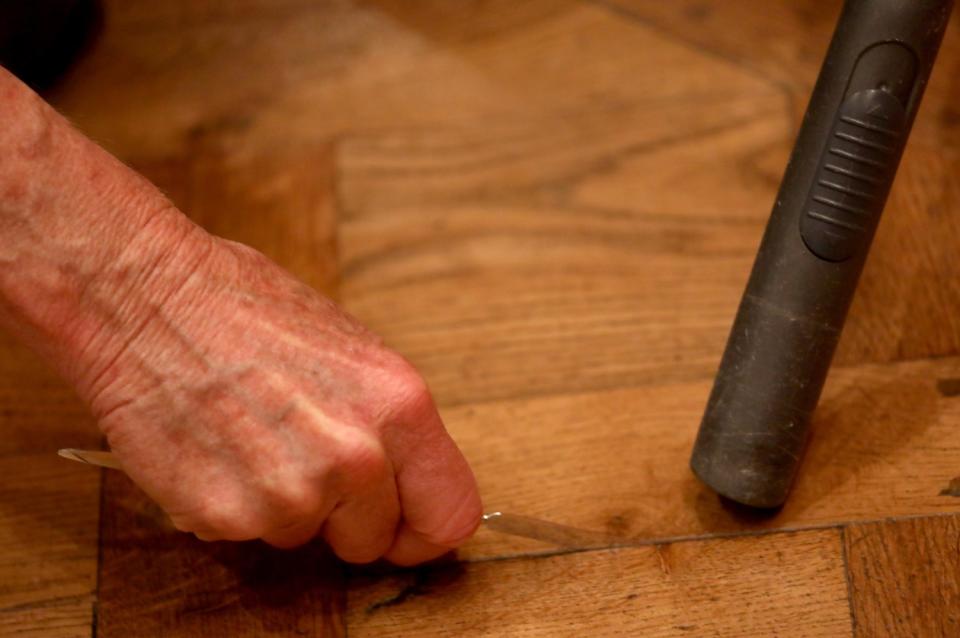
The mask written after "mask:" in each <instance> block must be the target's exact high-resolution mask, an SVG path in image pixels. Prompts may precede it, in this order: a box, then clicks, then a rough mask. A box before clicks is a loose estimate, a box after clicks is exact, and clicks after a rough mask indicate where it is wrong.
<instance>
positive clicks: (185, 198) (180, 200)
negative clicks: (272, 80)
mask: <svg viewBox="0 0 960 638" xmlns="http://www.w3.org/2000/svg"><path fill="white" fill-rule="evenodd" d="M130 162H131V164H132V165H133V166H134V167H135V168H136V169H137V170H138V171H140V172H141V173H142V174H144V175H145V176H146V177H147V178H149V179H150V180H151V181H152V182H153V183H154V184H156V185H157V186H158V187H159V188H160V189H161V190H163V191H164V192H165V193H166V194H167V196H168V197H170V198H171V199H172V200H173V201H174V203H177V204H178V205H180V207H181V208H182V209H183V211H184V212H185V213H186V214H187V215H188V216H189V217H190V218H191V219H193V220H194V221H195V222H197V223H198V224H200V225H201V226H202V227H204V228H205V229H207V230H208V231H210V232H211V233H214V234H215V235H218V236H220V237H224V238H226V239H230V240H233V241H238V242H241V243H244V244H247V245H248V246H253V247H254V248H256V249H257V250H260V251H261V252H263V253H264V254H265V255H267V256H268V257H270V258H271V259H272V260H273V261H275V262H277V263H279V264H281V265H282V266H283V267H284V268H286V269H287V270H288V271H290V272H291V273H293V274H295V275H296V276H297V277H299V278H300V279H301V280H303V281H305V282H306V283H308V284H310V285H311V286H312V287H313V288H315V289H316V290H320V291H322V292H325V293H327V294H333V293H335V288H336V276H337V265H336V264H337V247H336V234H335V232H334V231H333V229H334V226H335V219H334V198H333V195H332V194H333V192H334V184H333V176H334V167H333V164H332V156H331V149H330V146H329V145H326V144H315V145H312V146H308V145H300V146H298V147H297V148H295V149H293V150H290V151H286V152H283V151H275V152H260V153H246V152H227V151H225V150H224V149H223V148H221V147H220V146H219V145H218V144H217V143H216V141H215V140H204V141H198V142H197V143H196V144H195V145H194V146H192V147H191V148H190V150H189V151H188V153H187V155H185V156H183V157H174V158H169V159H166V160H150V159H137V158H134V159H131V160H130Z"/></svg>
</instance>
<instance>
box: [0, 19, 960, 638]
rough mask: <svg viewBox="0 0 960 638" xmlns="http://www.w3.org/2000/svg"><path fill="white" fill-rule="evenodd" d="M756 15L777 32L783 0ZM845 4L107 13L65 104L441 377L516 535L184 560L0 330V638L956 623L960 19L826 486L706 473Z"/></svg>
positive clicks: (878, 630)
mask: <svg viewBox="0 0 960 638" xmlns="http://www.w3.org/2000/svg"><path fill="white" fill-rule="evenodd" d="M761 4H762V8H761ZM838 10H839V3H838V2H837V1H827V0H776V1H772V0H771V1H769V2H765V3H757V2H755V1H754V0H712V1H708V0H676V1H673V2H662V1H660V0H524V1H523V2H517V1H516V0H463V1H457V2H451V1H449V0H417V1H415V2H410V1H409V0H325V1H323V2H317V1H308V0H240V1H237V2H230V3H227V2H218V1H216V0H204V1H202V2H195V1H192V0H178V1H177V2H162V3H158V2H148V1H147V0H137V1H132V0H110V1H109V2H107V3H106V7H105V22H104V28H103V32H102V33H101V35H100V37H99V39H98V40H97V42H96V43H95V45H94V46H93V48H92V50H91V51H90V52H89V53H88V54H87V55H86V57H85V58H84V59H82V60H81V61H80V62H79V63H78V64H77V65H76V67H75V69H74V70H73V71H72V73H71V74H70V76H69V77H68V78H67V79H66V81H65V82H64V83H63V84H62V85H61V86H60V87H59V88H57V89H56V90H55V91H54V92H53V93H51V94H50V96H49V98H50V99H51V101H52V102H53V103H54V104H55V105H56V106H57V107H58V108H59V109H61V110H62V111H63V112H64V113H66V114H67V115H68V116H69V117H70V118H71V119H72V120H73V121H74V122H75V123H76V124H77V126H78V127H80V128H81V129H82V130H84V131H85V132H87V133H88V134H89V135H91V136H92V137H94V138H95V139H97V140H99V141H100V142H101V143H102V144H103V145H104V146H106V147H107V148H108V149H110V150H111V151H113V152H114V153H116V154H117V155H119V156H120V157H121V158H123V159H124V160H125V161H126V162H128V163H130V164H131V165H133V166H134V167H136V168H137V169H139V170H141V171H142V172H144V173H145V174H146V175H147V176H149V177H150V178H151V179H153V180H154V181H155V182H157V183H158V184H159V185H160V186H161V187H162V188H164V190H166V191H167V192H168V193H169V194H170V196H171V197H172V198H173V199H174V201H175V202H176V203H177V204H178V205H180V206H181V207H182V208H183V209H184V210H185V211H186V212H187V213H188V214H189V215H191V216H192V217H193V218H194V219H196V220H197V221H198V222H200V223H201V224H203V225H204V226H205V227H206V228H208V229H210V230H211V231H213V232H216V233H219V234H222V235H226V236H228V237H231V238H233V239H238V240H241V241H244V242H247V243H250V244H252V245H254V246H256V247H257V248H259V249H261V250H263V251H265V252H266V253H267V254H269V255H270V256H272V257H273V258H274V259H276V260H277V261H279V262H280V263H282V264H284V265H285V266H287V267H288V268H290V269H291V270H293V271H294V272H296V273H297V274H298V275H300V276H301V277H303V278H305V279H306V280H308V281H309V282H310V283H311V284H312V285H314V286H316V287H318V288H320V289H322V290H325V291H327V292H328V293H330V294H332V295H335V296H336V297H337V298H338V299H339V300H340V301H341V302H342V303H343V304H344V305H345V306H346V308H347V309H349V310H350V311H351V312H352V313H354V314H355V315H356V316H357V317H359V318H360V319H361V320H362V321H364V322H365V323H367V324H368V325H369V326H370V327H372V328H373V329H375V330H376V331H378V332H379V333H381V334H382V335H383V336H384V337H385V339H386V340H387V342H388V343H389V344H391V345H392V346H393V347H395V348H396V349H398V350H399V351H401V352H402V353H404V354H405V355H406V356H408V357H409V358H410V359H411V360H412V361H413V362H414V363H415V364H416V365H417V366H418V367H419V368H420V370H421V371H422V372H423V373H424V375H425V376H426V377H427V379H428V381H429V382H430V385H431V387H432V388H433V390H434V393H435V395H436V397H437V400H438V402H439V404H440V405H441V408H442V413H443V415H444V418H445V420H446V422H447V424H448V427H449V429H450V430H451V432H452V433H453V435H454V437H455V438H456V439H457V441H458V442H459V443H460V444H461V446H462V448H463V449H464V451H465V453H466V454H467V456H468V457H469V459H470V460H471V462H472V464H473V466H474V468H475V470H476V473H477V476H478V479H479V481H480V485H481V490H482V493H483V496H484V499H485V502H486V505H487V509H488V510H504V511H510V512H515V513H518V514H525V515H529V516H537V517H542V518H546V519H549V520H552V521H555V522H557V523H562V524H565V525H570V526H574V527H577V528H582V529H585V530H593V531H597V532H603V533H604V534H605V535H607V536H608V537H612V538H613V539H614V540H613V542H611V543H609V545H610V546H604V545H603V544H599V545H596V544H594V545H591V546H588V547H578V548H574V549H573V550H570V549H564V550H558V549H557V548H554V547H550V546H549V545H545V544H540V543H536V542H534V541H521V540H516V539H513V538H510V537H506V536H501V535H498V534H495V533H493V532H491V531H487V530H483V531H481V532H480V533H479V534H478V535H477V537H476V538H475V539H474V540H473V541H472V542H470V544H469V545H467V546H466V547H465V548H464V549H463V550H462V551H461V552H460V555H459V560H458V561H448V562H446V563H443V564H441V565H436V566H431V567H425V568H420V569H414V570H408V571H397V570H392V569H390V568H388V567H384V566H375V567H368V568H363V569H358V568H348V567H346V566H343V565H340V564H338V563H337V562H336V561H334V560H332V559H331V558H330V556H329V555H328V554H327V552H326V551H325V550H324V548H323V547H322V546H320V545H317V546H310V547H307V548H304V549H301V550H298V551H296V552H292V553H284V552H277V551H273V550H269V549H268V548H266V547H265V546H262V545H259V544H254V543H251V544H240V545H237V544H204V543H200V542H199V541H195V540H192V538H189V537H186V536H184V535H179V534H177V533H175V532H173V531H171V529H170V528H169V526H168V525H167V524H166V523H165V522H164V518H163V516H162V514H161V513H160V512H159V511H157V510H156V508H155V507H153V506H152V505H150V503H148V502H147V501H146V500H145V499H144V498H143V497H142V496H141V495H140V494H139V492H137V491H136V489H135V488H133V487H132V486H131V485H130V484H129V483H128V482H127V480H126V479H125V478H124V477H123V476H121V475H119V474H116V473H111V474H105V475H103V477H101V476H100V475H98V473H97V472H96V471H92V470H90V469H88V468H86V467H82V466H79V465H72V464H70V463H67V462H65V461H62V460H60V459H58V458H57V457H56V456H55V450H56V449H57V448H58V447H63V446H71V447H92V446H96V445H98V443H99V435H98V433H97V431H96V428H95V427H94V424H93V423H92V422H91V419H90V418H89V417H88V416H87V415H86V414H85V412H84V409H83V407H82V406H81V405H80V404H79V403H78V401H77V400H76V399H75V398H74V397H73V395H72V394H71V393H70V391H69V390H68V389H67V388H66V387H65V386H64V384H63V383H61V382H60V381H58V380H57V379H56V378H54V377H53V376H52V375H51V373H49V372H48V371H47V370H46V369H45V368H43V367H42V366H41V365H40V364H39V363H38V362H37V361H36V359H35V358H34V357H33V356H31V355H30V354H29V353H27V352H26V351H25V350H24V349H23V348H22V347H20V346H19V345H17V344H16V343H14V342H13V340H12V339H11V338H9V337H0V349H2V356H0V431H2V433H3V437H2V438H0V475H2V476H3V477H4V478H3V481H2V482H0V635H11V636H13V635H15V636H36V637H40V636H42V637H54V638H58V637H67V636H71V637H72V636H78V637H79V636H82V637H86V638H90V637H92V636H94V635H96V636H98V637H100V638H115V637H117V638H119V637H124V638H126V637H129V636H168V637H169V636H184V637H191V638H193V637H200V636H203V637H205V638H206V637H209V636H231V637H233V636H286V635H297V636H320V635H325V636H343V635H346V633H347V632H348V631H349V635H350V636H351V638H356V637H362V636H544V637H546V636H550V637H553V636H614V635H622V636H735V635H737V636H741V635H742V636H758V637H760V636H763V637H767V636H825V637H827V636H829V637H835V636H845V635H856V636H858V637H859V636H863V637H868V636H924V637H926V636H938V635H944V636H956V635H960V575H958V574H960V571H958V570H960V516H958V515H960V501H958V500H957V498H958V497H960V435H958V432H960V258H958V252H960V107H958V106H957V104H958V103H960V28H958V27H957V22H956V20H955V21H954V23H953V27H952V28H951V31H950V32H949V33H948V35H947V39H946V42H945V45H944V49H943V53H942V55H941V60H940V62H939V64H938V67H937V69H936V70H935V73H934V77H933V80H932V83H931V85H930V88H929V91H928V95H927V99H926V101H925V103H924V105H923V107H922V109H921V112H920V115H919V119H918V121H917V125H916V129H915V134H914V136H913V138H912V139H911V142H910V146H909V148H908V150H907V153H906V155H905V158H904V164H903V168H902V170H901V172H900V175H899V176H898V178H897V183H896V185H895V187H894V191H893V193H892V196H891V200H890V204H889V205H888V207H887V214H886V216H885V219H884V221H883V223H882V224H881V228H880V231H879V234H878V236H877V239H876V243H875V247H874V250H873V252H872V255H871V258H870V261H869V263H868V266H867V268H866V272H865V274H864V277H863V280H862V284H861V287H860V290H859V292H858V296H857V298H856V301H855V303H854V306H853V309H852V312H851V316H850V321H849V323H848V325H847V328H846V331H845V333H844V336H843V341H842V344H841V347H840V351H839V353H838V356H837V367H835V368H834V370H833V371H832V373H831V375H830V379H829V381H828V385H827V389H826V391H825V396H824V399H823V401H822V404H821V407H820V409H819V411H818V414H817V417H816V420H815V421H816V422H815V434H814V437H813V441H812V444H811V447H810V449H809V452H808V455H807V458H806V463H805V466H804V471H803V474H802V476H801V478H800V481H799V484H798V485H797V487H796V490H795V492H794V494H793V496H792V499H791V500H790V502H789V503H788V505H787V506H786V507H785V509H784V510H783V511H782V512H781V513H780V514H779V515H777V516H775V517H773V518H757V517H750V516H747V515H745V514H743V513H740V512H736V511H732V510H730V509H729V508H725V507H723V506H721V504H720V503H719V502H718V500H717V499H716V497H715V496H713V495H712V494H710V493H709V492H708V491H707V490H705V489H704V488H702V487H701V486H699V485H698V484H697V483H696V482H695V481H694V480H693V478H692V476H691V475H690V473H689V471H688V470H687V468H686V462H687V457H688V454H689V450H690V446H691V444H692V440H693V436H694V434H695V432H696V428H697V425H698V422H699V417H700V414H701V411H702V409H703V406H704V403H705V401H706V396H707V393H708V391H709V388H710V383H711V377H712V374H713V373H714V372H715V369H716V366H717V363H718V360H719V356H720V352H721V349H722V347H723V344H724V340H725V338H726V334H727V331H728V329H729V326H730V323H731V320H732V318H733V313H734V310H735V308H736V304H737V302H738V300H739V295H740V293H741V291H742V288H743V285H744V283H745V280H746V276H747V273H748V271H749V268H750V264H751V261H752V258H753V255H754V252H755V250H756V246H757V243H758V241H759V237H760V233H761V231H762V229H763V225H764V223H765V220H766V217H767V215H768V214H769V210H770V207H771V205H772V202H773V199H774V195H775V191H776V188H777V186H778V183H779V178H780V176H781V174H782V172H783V168H784V166H785V162H786V158H787V155H788V153H789V151H790V148H791V144H792V141H793V138H794V136H795V134H796V130H797V126H798V124H799V120H800V118H801V116H802V114H803V110H804V107H805V105H806V101H807V98H808V95H809V92H810V90H811V88H812V85H813V82H814V80H815V77H816V73H817V70H818V66H819V62H820V60H821V58H822V55H823V53H824V51H825V48H826V45H827V42H828V39H829V37H830V33H831V29H832V25H833V23H834V20H835V18H836V15H837V13H838Z"/></svg>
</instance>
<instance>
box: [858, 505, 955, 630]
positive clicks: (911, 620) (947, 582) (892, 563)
mask: <svg viewBox="0 0 960 638" xmlns="http://www.w3.org/2000/svg"><path fill="white" fill-rule="evenodd" d="M844 536H845V543H846V553H847V561H848V564H849V573H850V584H851V591H852V606H853V611H854V617H855V619H856V632H855V635H857V636H931V637H933V636H956V635H957V634H958V633H960V584H958V581H957V570H958V568H960V519H958V518H957V517H956V516H954V515H951V516H940V517H935V518H919V519H911V520H891V521H883V522H879V523H871V524H868V525H852V526H850V527H848V528H847V529H846V531H845V535H844Z"/></svg>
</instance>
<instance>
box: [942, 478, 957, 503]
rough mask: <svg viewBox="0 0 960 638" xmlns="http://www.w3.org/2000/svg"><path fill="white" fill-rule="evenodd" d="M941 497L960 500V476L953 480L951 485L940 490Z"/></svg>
mask: <svg viewBox="0 0 960 638" xmlns="http://www.w3.org/2000/svg"><path fill="white" fill-rule="evenodd" d="M940 496H956V497H958V498H960V476H957V477H954V478H953V479H951V480H950V483H949V484H948V485H947V486H946V487H945V488H943V489H942V490H940Z"/></svg>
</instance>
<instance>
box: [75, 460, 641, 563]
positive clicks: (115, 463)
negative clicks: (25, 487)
mask: <svg viewBox="0 0 960 638" xmlns="http://www.w3.org/2000/svg"><path fill="white" fill-rule="evenodd" d="M57 454H59V455H60V456H62V457H63V458H65V459H70V460H71V461H77V462H79V463H86V464H87V465H94V466H97V467H105V468H109V469H111V470H120V471H123V466H121V465H120V461H119V460H117V457H115V456H114V455H113V454H112V453H111V452H106V451H102V450H77V449H74V448H64V449H62V450H58V451H57ZM483 524H484V526H486V527H487V529H489V530H491V531H494V532H498V533H500V534H507V535H509V536H518V537H521V538H529V539H532V540H535V541H540V542H542V543H549V544H551V545H556V546H557V547H563V548H578V549H584V548H588V547H605V546H608V545H616V544H623V540H622V539H619V540H618V539H616V538H614V537H612V536H611V535H609V534H606V533H604V532H594V531H591V530H584V529H579V528H577V527H570V526H567V525H560V524H558V523H552V522H550V521H545V520H543V519H540V518H534V517H531V516H522V515H520V514H509V513H506V512H488V513H487V514H484V515H483Z"/></svg>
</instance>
